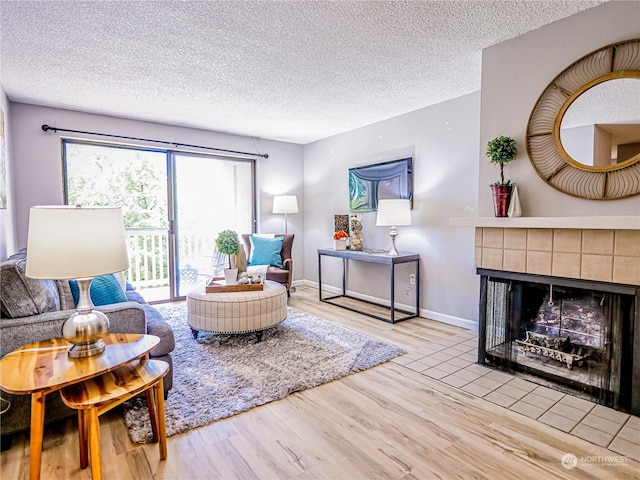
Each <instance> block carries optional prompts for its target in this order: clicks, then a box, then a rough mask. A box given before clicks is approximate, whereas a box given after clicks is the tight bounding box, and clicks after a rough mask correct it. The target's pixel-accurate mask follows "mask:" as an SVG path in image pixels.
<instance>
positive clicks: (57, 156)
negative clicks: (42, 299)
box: [9, 103, 304, 280]
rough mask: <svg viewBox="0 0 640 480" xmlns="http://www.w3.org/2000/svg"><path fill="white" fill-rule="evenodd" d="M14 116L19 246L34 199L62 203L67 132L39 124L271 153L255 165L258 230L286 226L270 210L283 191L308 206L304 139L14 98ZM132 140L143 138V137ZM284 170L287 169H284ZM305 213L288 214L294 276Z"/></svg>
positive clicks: (273, 230)
mask: <svg viewBox="0 0 640 480" xmlns="http://www.w3.org/2000/svg"><path fill="white" fill-rule="evenodd" d="M11 117H12V122H11V123H12V139H13V147H14V148H13V156H14V162H13V163H14V168H15V173H14V179H15V192H16V195H15V197H16V198H15V200H16V201H15V215H16V224H17V248H22V247H24V246H26V243H27V229H28V218H29V208H30V207H31V206H33V205H57V204H62V203H63V200H64V194H63V177H62V159H61V149H60V138H61V135H63V133H54V132H48V133H45V132H43V131H42V130H41V128H40V127H41V125H42V124H47V125H50V126H57V127H60V128H66V129H73V130H84V131H92V132H103V133H110V134H115V135H125V136H129V137H139V138H151V139H159V140H166V141H175V142H181V143H190V144H194V145H203V146H210V147H217V148H224V149H229V150H239V151H246V152H260V153H268V154H269V158H268V159H266V160H265V159H260V160H258V166H257V176H258V190H259V199H258V203H259V207H258V208H259V230H260V231H261V232H263V233H276V232H280V231H284V218H283V216H282V215H273V214H272V213H271V208H272V205H273V200H272V197H273V195H276V194H282V193H287V194H292V195H297V196H298V201H299V203H300V208H301V209H302V208H304V200H303V195H302V177H303V161H302V154H303V148H302V146H301V145H296V144H292V143H284V142H276V141H270V140H260V139H255V138H250V137H240V136H236V135H228V134H223V133H217V132H210V131H205V130H195V129H189V128H184V127H175V126H170V125H163V124H158V123H151V122H142V121H137V120H128V119H123V118H117V117H109V116H104V115H94V114H89V113H83V112H77V111H71V110H63V109H59V108H49V107H42V106H35V105H27V104H23V103H12V104H11ZM70 135H71V136H73V138H89V139H91V140H100V138H99V137H90V136H84V137H83V136H82V135H78V134H66V136H67V137H69V136H70ZM133 143H134V144H136V145H141V144H142V143H141V142H133ZM284 172H286V175H283V173H284ZM211 208H216V206H212V207H211ZM302 218H303V217H302V215H290V216H289V232H290V233H294V234H296V241H295V243H294V250H293V256H294V280H301V279H302V272H303V264H302V252H303V249H304V244H303V241H304V239H303V235H302V231H303V222H302ZM239 233H240V232H239ZM9 253H12V252H9Z"/></svg>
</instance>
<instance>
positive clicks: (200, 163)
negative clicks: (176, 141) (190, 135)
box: [171, 153, 255, 297]
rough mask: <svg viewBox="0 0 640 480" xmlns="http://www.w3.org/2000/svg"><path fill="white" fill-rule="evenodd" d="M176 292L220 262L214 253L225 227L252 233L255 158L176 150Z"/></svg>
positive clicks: (182, 292) (203, 277) (207, 274)
mask: <svg viewBox="0 0 640 480" xmlns="http://www.w3.org/2000/svg"><path fill="white" fill-rule="evenodd" d="M171 164H172V166H173V179H174V182H173V184H174V190H173V192H174V201H173V205H174V219H175V223H174V229H173V232H174V236H175V242H174V244H175V248H176V251H175V258H176V270H175V273H174V275H175V284H176V286H177V290H176V296H178V297H182V296H184V295H186V294H187V292H188V291H189V290H190V289H192V288H194V286H196V285H204V283H205V282H206V281H207V280H208V279H210V278H211V277H213V276H214V275H216V274H217V273H219V272H218V271H217V270H218V269H220V268H222V265H220V264H219V260H220V259H219V258H217V257H216V255H215V239H216V236H217V235H218V232H220V231H221V230H234V231H235V232H237V233H238V235H240V234H242V233H251V232H252V231H253V225H254V221H255V196H254V191H255V188H254V187H255V176H254V161H253V160H244V159H242V160H241V159H229V158H217V157H211V156H204V155H195V154H184V153H173V154H172V162H171Z"/></svg>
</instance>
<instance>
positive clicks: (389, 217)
mask: <svg viewBox="0 0 640 480" xmlns="http://www.w3.org/2000/svg"><path fill="white" fill-rule="evenodd" d="M376 225H377V226H379V227H391V229H390V230H389V236H390V237H391V250H389V251H388V252H387V255H390V256H394V257H395V256H398V250H397V249H396V237H397V236H398V229H397V228H396V226H397V225H411V203H410V201H409V200H405V199H400V198H393V199H384V200H380V201H379V202H378V216H377V218H376Z"/></svg>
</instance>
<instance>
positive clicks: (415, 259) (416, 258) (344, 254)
mask: <svg viewBox="0 0 640 480" xmlns="http://www.w3.org/2000/svg"><path fill="white" fill-rule="evenodd" d="M322 257H337V258H341V259H342V293H341V294H338V295H333V296H330V297H325V298H322ZM348 260H353V261H356V262H368V263H378V264H383V265H389V287H390V306H389V307H388V308H389V310H390V312H389V317H388V318H387V317H381V316H379V315H375V314H373V313H366V312H363V311H361V310H358V309H356V308H352V307H349V306H347V305H342V304H340V303H337V302H333V301H332V300H334V299H336V298H341V297H345V298H350V299H353V300H358V301H360V302H366V303H370V304H372V305H377V306H379V307H386V305H383V304H381V303H376V302H371V301H368V300H362V299H361V298H356V297H353V296H350V295H348V294H347V291H346V283H347V261H348ZM400 263H415V265H416V284H415V293H416V298H415V303H416V308H415V312H411V311H407V310H402V309H399V308H396V306H395V292H394V290H395V266H396V265H398V264H400ZM318 295H319V299H320V301H321V302H326V303H330V304H331V305H335V306H337V307H342V308H346V309H347V310H351V311H353V312H358V313H361V314H363V315H367V316H369V317H373V318H377V319H378V320H384V321H385V322H390V323H396V322H400V321H402V320H408V319H410V318H415V317H417V316H418V315H419V312H420V255H418V254H417V253H410V254H400V255H397V256H391V255H387V254H385V253H367V252H356V251H351V250H333V249H319V250H318ZM396 312H402V313H406V314H407V315H406V316H404V317H400V318H396Z"/></svg>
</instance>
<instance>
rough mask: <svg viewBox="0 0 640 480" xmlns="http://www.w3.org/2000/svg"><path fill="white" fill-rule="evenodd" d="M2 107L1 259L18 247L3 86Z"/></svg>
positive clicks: (8, 116) (8, 109)
mask: <svg viewBox="0 0 640 480" xmlns="http://www.w3.org/2000/svg"><path fill="white" fill-rule="evenodd" d="M0 108H2V111H3V112H4V134H5V138H4V141H5V151H4V154H5V169H6V170H5V185H6V188H7V208H6V209H3V210H0V260H4V259H5V258H7V257H8V256H9V255H12V254H14V253H15V252H16V251H17V250H18V249H17V247H16V217H15V212H14V205H15V202H14V196H13V191H14V188H13V154H12V143H11V131H12V126H11V104H10V103H9V101H8V100H7V96H6V94H5V92H4V90H3V89H2V88H0Z"/></svg>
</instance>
